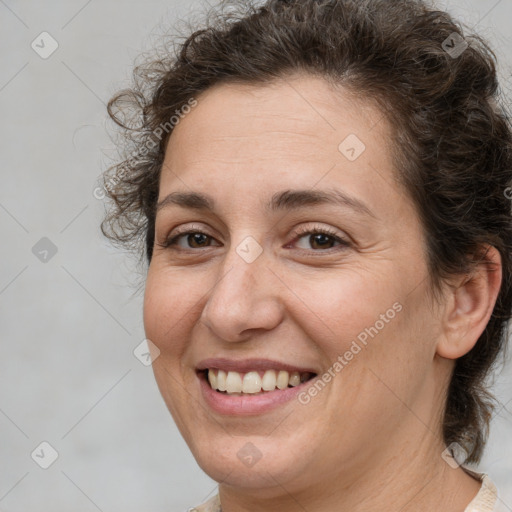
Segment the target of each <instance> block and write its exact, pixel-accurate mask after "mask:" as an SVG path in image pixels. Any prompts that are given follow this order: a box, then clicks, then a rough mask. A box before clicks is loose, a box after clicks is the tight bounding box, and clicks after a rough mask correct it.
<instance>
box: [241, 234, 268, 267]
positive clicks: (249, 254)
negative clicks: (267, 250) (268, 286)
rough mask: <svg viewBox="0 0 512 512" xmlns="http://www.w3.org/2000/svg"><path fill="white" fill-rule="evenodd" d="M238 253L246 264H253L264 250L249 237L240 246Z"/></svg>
mask: <svg viewBox="0 0 512 512" xmlns="http://www.w3.org/2000/svg"><path fill="white" fill-rule="evenodd" d="M236 252H237V253H238V255H239V256H240V257H241V258H242V259H243V260H244V261H245V262H246V263H252V262H253V261H255V260H256V258H258V256H259V255H260V254H261V253H262V252H263V248H262V247H261V245H260V244H259V243H258V242H257V241H256V240H255V239H254V238H253V237H252V236H248V237H246V238H244V239H243V241H242V243H240V244H239V245H238V247H237V248H236Z"/></svg>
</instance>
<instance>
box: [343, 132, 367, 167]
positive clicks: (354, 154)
mask: <svg viewBox="0 0 512 512" xmlns="http://www.w3.org/2000/svg"><path fill="white" fill-rule="evenodd" d="M365 149H366V146H365V145H364V144H363V141H362V140H361V139H360V138H359V137H358V136H357V135H354V134H353V133H351V134H350V135H349V136H348V137H346V138H345V140H344V141H343V142H342V143H341V144H340V145H339V146H338V150H339V152H340V153H341V154H342V155H343V156H344V157H345V158H346V159H347V160H349V161H350V162H354V161H355V160H357V159H358V158H359V157H360V156H361V155H362V154H363V153H364V150H365Z"/></svg>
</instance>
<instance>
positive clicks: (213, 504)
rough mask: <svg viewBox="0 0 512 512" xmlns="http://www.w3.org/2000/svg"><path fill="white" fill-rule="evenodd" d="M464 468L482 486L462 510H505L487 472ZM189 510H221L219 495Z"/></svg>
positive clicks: (208, 511)
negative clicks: (480, 482) (479, 481)
mask: <svg viewBox="0 0 512 512" xmlns="http://www.w3.org/2000/svg"><path fill="white" fill-rule="evenodd" d="M464 469H465V471H466V472H468V473H471V474H472V475H474V476H475V477H476V478H478V479H479V480H481V481H482V486H481V487H480V490H479V491H478V494H477V495H476V496H475V497H474V498H473V500H472V501H471V503H470V504H469V505H468V506H467V507H466V509H465V510H464V512H501V510H503V511H505V510H507V509H506V508H500V507H502V505H501V504H500V503H499V500H498V491H497V489H496V486H495V485H494V484H493V483H492V481H491V479H490V478H489V477H488V476H487V474H485V473H476V472H474V471H470V470H469V469H467V468H464ZM190 512H222V509H221V507H220V500H219V495H218V494H216V495H215V496H213V497H212V498H210V499H209V500H208V501H206V502H205V503H203V504H202V505H199V506H198V507H195V508H192V509H190Z"/></svg>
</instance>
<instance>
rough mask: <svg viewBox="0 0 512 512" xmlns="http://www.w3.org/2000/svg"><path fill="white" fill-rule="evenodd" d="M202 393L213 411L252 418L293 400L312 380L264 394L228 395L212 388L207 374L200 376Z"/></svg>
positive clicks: (200, 374)
mask: <svg viewBox="0 0 512 512" xmlns="http://www.w3.org/2000/svg"><path fill="white" fill-rule="evenodd" d="M198 378H199V382H200V386H201V392H202V394H203V398H204V400H205V402H206V403H207V404H208V405H209V407H210V408H211V409H213V410H214V411H215V412H218V413H220V414H225V415H228V416H251V415H256V414H262V413H264V412H268V411H271V410H273V409H276V408H277V407H278V406H279V405H282V404H284V403H286V402H289V401H291V400H293V399H294V398H295V397H296V396H297V394H299V393H300V392H301V391H302V390H303V389H304V388H305V387H308V386H310V385H311V383H312V382H313V380H314V379H315V377H313V378H312V379H310V380H308V381H306V382H303V383H302V384H299V385H298V386H294V387H292V388H286V389H282V390H281V389H276V390H275V391H267V392H265V393H262V394H255V395H251V394H246V395H239V396H237V395H228V394H226V393H221V392H219V391H216V390H214V389H212V388H211V386H210V384H209V383H208V381H207V380H206V373H205V372H200V373H199V374H198Z"/></svg>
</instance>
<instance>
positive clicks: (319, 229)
mask: <svg viewBox="0 0 512 512" xmlns="http://www.w3.org/2000/svg"><path fill="white" fill-rule="evenodd" d="M195 234H200V235H205V236H206V237H208V238H213V237H212V236H211V235H209V234H208V233H205V232H203V231H201V230H200V229H194V230H188V231H184V232H182V233H177V234H176V235H174V236H173V237H172V238H168V239H167V240H166V241H165V242H164V243H163V244H160V243H156V245H158V246H160V247H162V248H163V249H171V248H172V250H184V251H187V250H188V251H196V250H197V248H188V249H174V248H173V246H176V243H177V241H178V240H179V239H180V238H181V237H183V236H188V235H195ZM317 234H322V235H327V236H330V237H331V238H332V239H333V240H334V242H338V243H339V245H338V248H342V249H344V248H347V247H349V246H350V245H351V244H350V243H349V242H348V241H347V240H345V239H343V238H340V237H339V236H338V235H337V234H336V232H335V231H334V230H332V229H329V228H326V227H323V226H315V227H313V228H309V229H307V228H303V229H299V230H297V232H296V233H295V238H294V240H293V242H296V241H298V240H299V239H301V238H303V237H304V236H306V235H317ZM288 245H289V244H288ZM210 247H211V246H210ZM199 249H204V247H203V248H199ZM335 249H336V247H329V248H327V249H309V250H308V249H298V250H299V251H301V252H304V251H305V252H330V251H332V250H335Z"/></svg>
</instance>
